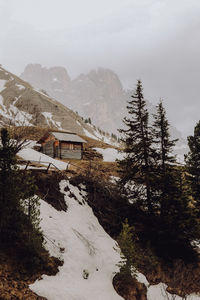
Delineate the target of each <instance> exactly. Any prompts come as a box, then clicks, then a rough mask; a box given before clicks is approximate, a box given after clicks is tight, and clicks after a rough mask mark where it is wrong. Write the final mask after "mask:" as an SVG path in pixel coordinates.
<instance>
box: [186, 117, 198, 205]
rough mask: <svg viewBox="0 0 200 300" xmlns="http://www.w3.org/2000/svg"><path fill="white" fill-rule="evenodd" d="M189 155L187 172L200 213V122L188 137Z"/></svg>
mask: <svg viewBox="0 0 200 300" xmlns="http://www.w3.org/2000/svg"><path fill="white" fill-rule="evenodd" d="M188 146H189V153H188V154H187V155H186V156H185V162H186V170H187V172H188V173H189V174H190V175H189V176H188V180H189V183H190V185H191V189H192V196H193V198H194V199H195V201H196V203H197V207H198V210H199V211H200V121H199V122H198V123H197V124H196V126H195V128H194V135H193V136H192V135H191V136H189V137H188Z"/></svg>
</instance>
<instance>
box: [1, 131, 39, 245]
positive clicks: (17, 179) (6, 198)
mask: <svg viewBox="0 0 200 300" xmlns="http://www.w3.org/2000/svg"><path fill="white" fill-rule="evenodd" d="M18 151H19V144H18V143H17V142H15V141H13V140H11V139H10V137H9V134H8V130H7V129H5V128H3V129H1V142H0V240H1V243H8V244H9V243H11V244H13V243H14V242H15V241H16V242H17V243H18V242H19V239H23V242H24V243H25V242H26V241H27V243H28V241H29V242H30V241H31V243H32V246H33V244H34V238H36V236H37V238H38V239H39V240H40V243H42V235H41V233H40V231H39V226H38V222H39V215H38V212H39V211H38V209H39V207H38V205H37V203H36V202H35V201H33V202H30V201H31V198H32V197H33V195H34V194H35V191H36V186H35V184H34V179H33V177H32V176H30V175H29V173H27V172H23V171H20V170H19V168H18V167H17V161H16V153H17V152H18ZM28 199H29V200H28ZM27 201H28V202H29V211H28V212H27V206H28V203H27ZM34 233H35V235H34ZM22 236H23V238H22ZM31 236H32V239H31V238H30V237H31Z"/></svg>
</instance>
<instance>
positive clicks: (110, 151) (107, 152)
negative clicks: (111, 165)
mask: <svg viewBox="0 0 200 300" xmlns="http://www.w3.org/2000/svg"><path fill="white" fill-rule="evenodd" d="M94 149H95V150H96V151H97V152H99V153H101V154H102V155H103V160H104V161H108V162H114V161H115V160H116V159H120V160H121V159H123V157H124V154H123V153H120V152H118V150H117V149H114V148H106V149H102V148H94Z"/></svg>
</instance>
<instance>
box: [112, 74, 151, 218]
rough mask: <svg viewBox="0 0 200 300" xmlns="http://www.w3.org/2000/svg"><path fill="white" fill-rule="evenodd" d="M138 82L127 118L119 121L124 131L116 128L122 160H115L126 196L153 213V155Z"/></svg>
mask: <svg viewBox="0 0 200 300" xmlns="http://www.w3.org/2000/svg"><path fill="white" fill-rule="evenodd" d="M142 90H143V88H142V83H141V81H140V80H138V82H137V87H136V90H135V93H134V94H133V95H132V100H130V101H128V105H127V110H128V113H129V117H125V118H124V120H123V122H124V124H125V125H126V129H120V130H119V132H120V133H121V134H123V137H122V138H121V141H122V143H123V144H124V149H123V152H125V158H124V159H122V160H121V161H118V164H119V168H120V171H121V184H122V185H126V187H128V186H129V191H130V197H131V198H132V199H133V201H134V202H136V203H137V204H138V205H139V206H140V207H141V208H142V209H145V210H146V209H148V211H149V212H152V211H153V206H154V204H153V194H152V189H151V186H152V182H151V181H152V176H153V173H152V170H153V165H154V163H155V159H156V155H155V151H154V149H153V147H152V143H153V137H152V133H151V129H150V127H149V123H148V121H149V114H148V111H147V109H146V102H145V100H144V96H143V91H142Z"/></svg>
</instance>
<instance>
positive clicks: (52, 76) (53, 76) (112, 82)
mask: <svg viewBox="0 0 200 300" xmlns="http://www.w3.org/2000/svg"><path fill="white" fill-rule="evenodd" d="M21 78H22V79H24V80H26V81H28V82H30V83H31V84H32V85H33V86H34V87H36V88H39V89H44V90H46V92H47V93H48V94H49V95H50V96H52V97H54V98H55V99H57V100H59V101H61V102H62V103H63V104H65V105H67V106H68V107H70V108H71V109H73V110H75V111H78V113H79V114H80V115H81V116H83V117H85V118H88V117H90V118H91V119H92V122H93V123H94V125H96V126H98V127H100V128H102V129H104V130H105V131H109V132H116V131H117V129H118V128H120V127H121V120H122V118H123V116H124V113H125V106H126V101H127V99H128V98H127V97H128V95H127V94H126V93H125V91H124V90H123V87H122V84H121V82H120V80H119V78H118V76H117V75H116V74H115V73H114V72H113V71H111V70H108V69H102V68H100V69H98V70H92V71H90V72H89V73H88V74H86V75H85V74H81V75H79V76H78V77H77V78H75V79H74V80H71V79H70V77H69V75H68V73H67V71H66V70H65V69H64V68H61V67H54V68H50V69H47V68H43V67H42V66H41V65H38V64H37V65H28V66H27V67H26V68H25V70H24V72H23V73H22V74H21Z"/></svg>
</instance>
